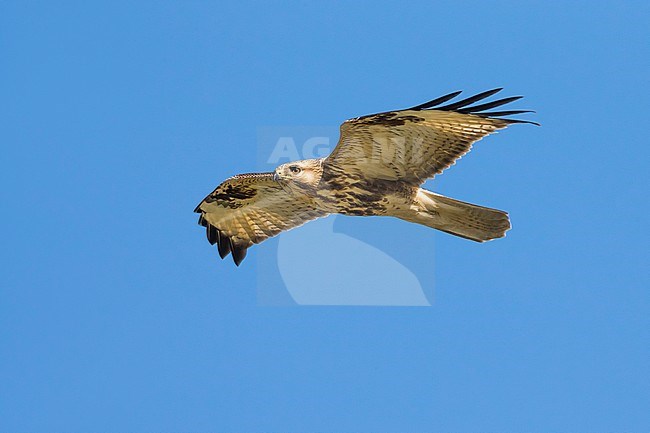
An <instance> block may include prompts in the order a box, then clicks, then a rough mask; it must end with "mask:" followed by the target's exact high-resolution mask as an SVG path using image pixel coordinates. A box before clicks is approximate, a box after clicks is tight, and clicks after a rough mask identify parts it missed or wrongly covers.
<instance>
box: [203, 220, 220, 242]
mask: <svg viewBox="0 0 650 433" xmlns="http://www.w3.org/2000/svg"><path fill="white" fill-rule="evenodd" d="M205 233H206V235H207V237H208V242H210V245H214V244H216V243H217V242H218V241H219V230H217V228H216V227H215V226H213V225H212V224H208V226H207V227H206V228H205Z"/></svg>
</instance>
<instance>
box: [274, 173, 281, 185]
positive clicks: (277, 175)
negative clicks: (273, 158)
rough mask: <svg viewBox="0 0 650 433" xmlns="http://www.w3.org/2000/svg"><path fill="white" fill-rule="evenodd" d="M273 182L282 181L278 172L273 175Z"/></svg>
mask: <svg viewBox="0 0 650 433" xmlns="http://www.w3.org/2000/svg"><path fill="white" fill-rule="evenodd" d="M273 180H274V181H276V182H277V181H279V180H280V175H279V174H278V172H277V171H276V172H274V173H273Z"/></svg>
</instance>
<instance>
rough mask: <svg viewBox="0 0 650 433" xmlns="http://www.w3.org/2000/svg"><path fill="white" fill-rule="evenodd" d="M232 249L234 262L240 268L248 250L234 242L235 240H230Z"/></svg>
mask: <svg viewBox="0 0 650 433" xmlns="http://www.w3.org/2000/svg"><path fill="white" fill-rule="evenodd" d="M230 249H231V250H232V260H233V261H234V262H235V265H236V266H239V264H240V263H241V262H242V260H244V258H245V257H246V250H247V249H248V248H247V247H245V246H244V245H242V244H238V243H237V242H233V240H232V239H230Z"/></svg>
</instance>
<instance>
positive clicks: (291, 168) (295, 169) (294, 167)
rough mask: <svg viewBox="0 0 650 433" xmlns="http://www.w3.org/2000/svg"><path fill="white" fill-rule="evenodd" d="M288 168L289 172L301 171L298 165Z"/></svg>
mask: <svg viewBox="0 0 650 433" xmlns="http://www.w3.org/2000/svg"><path fill="white" fill-rule="evenodd" d="M289 170H291V173H293V174H298V173H300V172H301V170H300V167H298V166H297V165H292V166H289Z"/></svg>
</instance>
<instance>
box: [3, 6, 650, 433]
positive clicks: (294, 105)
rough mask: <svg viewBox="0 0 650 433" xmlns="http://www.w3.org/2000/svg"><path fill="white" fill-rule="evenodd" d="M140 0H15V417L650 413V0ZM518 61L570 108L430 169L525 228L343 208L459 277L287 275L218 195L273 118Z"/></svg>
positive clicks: (374, 422)
mask: <svg viewBox="0 0 650 433" xmlns="http://www.w3.org/2000/svg"><path fill="white" fill-rule="evenodd" d="M131 3H132V4H127V3H120V4H113V3H109V2H106V3H98V2H93V3H92V4H87V3H84V2H64V3H56V4H55V3H52V2H43V3H38V2H29V3H26V2H3V4H2V6H0V50H1V52H2V63H1V65H2V66H1V67H0V78H2V79H1V80H0V101H1V103H0V115H1V118H2V123H1V127H0V134H1V143H2V158H1V159H0V164H1V165H2V170H0V180H1V181H2V184H3V185H4V188H2V201H3V203H4V206H3V212H2V217H1V218H2V223H3V227H5V230H4V234H3V243H2V244H3V248H2V271H1V273H0V430H2V431H7V432H47V431H52V432H55V431H66V432H88V431H102V432H124V431H129V432H136V431H143V432H151V431H156V432H179V431H197V432H199V431H201V432H212V431H214V432H230V431H242V432H270V431H278V432H311V431H313V432H350V431H354V432H430V431H453V432H482V431H486V432H487V431H492V432H495V431H498V432H522V431H526V432H549V431H554V432H581V431H589V432H622V431H625V432H647V431H648V430H649V429H650V416H649V415H648V411H647V408H648V407H650V393H649V392H648V389H649V388H650V380H649V378H650V372H649V368H650V367H649V359H650V344H648V342H649V341H650V314H649V309H650V296H649V295H648V287H650V284H649V281H648V259H649V257H648V231H647V223H648V214H649V212H650V205H649V204H648V201H647V195H648V185H649V182H648V181H649V179H648V177H649V176H648V168H647V164H648V160H649V156H650V150H649V149H650V146H649V144H648V141H647V131H646V130H647V123H648V120H647V116H648V109H650V106H649V104H648V73H649V66H650V64H649V60H650V53H649V48H648V47H649V44H648V36H649V35H648V22H650V6H649V5H648V3H647V2H618V3H615V2H563V3H560V2H419V3H418V2H416V3H408V4H402V5H399V4H398V3H382V2H360V3H354V4H343V3H331V4H329V5H325V4H321V5H316V4H313V5H307V4H293V5H287V4H284V3H268V4H264V5H262V4H254V3H246V2H237V3H228V4H218V3H213V2H176V3H169V2H131ZM500 86H503V87H505V88H506V92H507V93H508V94H509V95H511V94H524V95H525V96H526V98H525V99H524V101H521V102H519V103H517V108H532V109H535V110H537V114H536V115H535V119H536V120H538V121H540V122H541V123H542V124H543V126H542V127H541V128H536V127H533V126H521V125H516V126H514V127H512V128H509V129H508V130H507V131H504V132H501V133H499V134H498V135H497V136H494V137H490V138H488V139H486V140H484V141H482V142H481V143H480V144H479V145H478V146H477V147H476V149H475V150H474V151H473V152H472V153H471V154H470V155H468V156H467V157H466V158H464V159H463V160H462V161H461V162H459V163H458V164H457V165H456V166H455V167H453V168H452V169H450V170H449V171H448V172H446V173H445V174H444V175H443V176H442V177H440V178H438V179H436V180H435V182H433V183H429V184H428V185H427V186H428V187H430V188H432V189H434V190H436V191H438V192H441V193H443V194H445V195H449V196H452V197H457V198H459V199H462V200H465V201H470V202H475V203H480V204H483V205H487V206H494V207H497V208H502V209H506V210H508V211H509V212H510V215H511V218H512V221H513V227H514V228H513V230H512V231H511V232H509V234H508V237H507V238H505V239H502V240H499V241H495V242H491V243H489V244H485V245H478V244H475V243H472V242H469V241H464V240H462V239H456V238H453V237H451V236H448V235H445V234H442V233H436V232H433V231H431V230H428V229H426V228H424V227H418V226H414V225H409V224H406V223H403V222H400V221H391V220H387V219H361V218H357V219H354V218H343V219H340V220H337V221H336V222H335V224H334V230H335V231H337V232H339V233H342V234H345V235H347V236H350V237H352V238H355V239H359V240H362V241H364V242H366V243H367V244H369V245H373V246H375V247H376V248H378V249H380V250H382V251H386V252H388V253H389V254H390V255H391V256H392V257H393V258H395V259H396V260H397V261H399V262H400V263H402V264H404V265H405V266H407V267H408V268H409V269H410V270H411V271H412V272H413V273H414V274H415V275H417V276H418V278H419V281H420V283H421V284H422V285H423V288H424V289H425V291H426V290H431V289H432V286H433V284H434V282H435V291H434V298H435V299H434V301H433V302H432V306H431V307H426V308H413V307H402V308H397V307H325V306H320V307H319V306H311V307H304V306H279V307H275V306H269V305H264V303H263V302H262V303H261V302H260V301H259V299H258V296H259V288H260V287H266V286H273V287H272V288H273V289H277V290H279V291H280V292H281V291H282V286H276V285H277V284H280V283H278V278H277V275H272V274H273V273H272V272H271V271H268V272H269V273H268V274H267V273H266V272H267V270H265V269H264V268H263V266H260V263H261V262H260V261H259V260H256V257H258V258H259V257H260V256H261V255H263V254H272V253H273V251H274V250H273V247H274V245H273V244H272V243H269V244H268V246H267V244H262V245H260V246H257V247H255V248H254V249H251V251H250V252H249V258H247V260H246V261H245V262H244V263H243V265H242V266H241V267H240V268H235V266H234V265H233V264H232V262H230V261H223V262H222V261H221V260H219V259H218V257H217V255H216V251H214V249H213V248H210V247H209V245H208V244H207V242H206V240H205V236H204V232H203V230H202V229H201V228H200V227H199V226H197V225H196V216H195V215H194V214H193V213H192V210H193V208H194V206H195V205H196V204H197V202H198V201H199V200H201V199H202V198H203V196H204V195H205V194H206V193H207V192H210V191H211V189H212V188H213V187H214V186H216V185H217V184H218V183H219V182H220V181H221V180H223V179H224V178H226V177H228V176H230V175H232V174H235V173H240V172H247V171H255V170H256V169H259V168H260V164H259V159H258V155H259V152H260V149H259V141H258V133H259V130H260V128H262V127H287V126H288V127H300V126H318V127H330V128H331V127H336V126H337V125H338V124H339V123H340V122H341V121H343V120H344V119H346V118H350V117H355V116H358V115H363V114H368V113H373V112H378V111H383V110H390V109H395V108H401V107H407V106H412V105H415V104H418V103H421V102H424V101H426V100H428V99H431V98H434V97H437V96H440V95H442V94H444V93H447V92H451V91H454V90H459V89H463V90H466V91H467V92H479V91H483V90H486V89H489V88H493V87H500ZM506 96H508V95H506ZM298 233H299V232H296V234H298ZM386 233H390V234H391V235H390V236H386ZM313 247H314V248H318V247H319V245H314V246H313ZM332 272H335V270H332ZM307 278H308V277H307ZM288 304H290V302H289V303H288Z"/></svg>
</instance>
